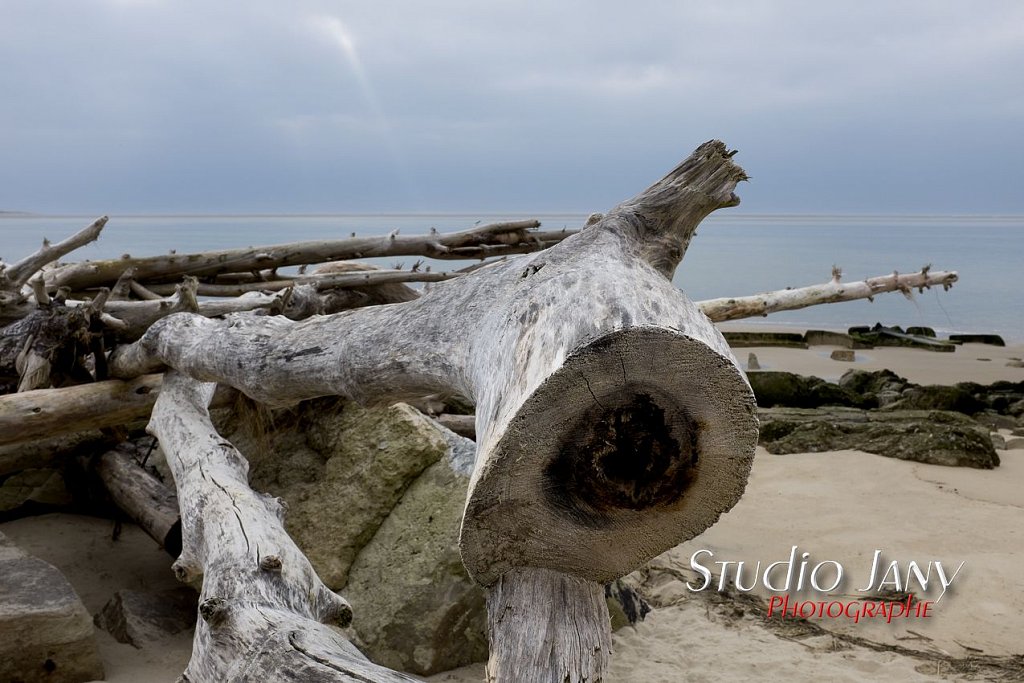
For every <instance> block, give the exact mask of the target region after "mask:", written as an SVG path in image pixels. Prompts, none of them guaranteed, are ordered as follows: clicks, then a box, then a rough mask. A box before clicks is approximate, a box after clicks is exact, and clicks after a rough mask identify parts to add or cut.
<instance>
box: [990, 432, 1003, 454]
mask: <svg viewBox="0 0 1024 683" xmlns="http://www.w3.org/2000/svg"><path fill="white" fill-rule="evenodd" d="M990 437H991V438H992V448H994V449H996V450H997V451H1004V450H1006V439H1004V438H1003V435H1002V434H998V433H996V432H992V434H991V435H990Z"/></svg>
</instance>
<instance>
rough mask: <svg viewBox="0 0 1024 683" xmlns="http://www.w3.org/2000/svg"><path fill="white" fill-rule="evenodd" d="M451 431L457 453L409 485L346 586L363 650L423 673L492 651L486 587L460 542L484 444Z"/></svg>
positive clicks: (377, 658) (383, 661)
mask: <svg viewBox="0 0 1024 683" xmlns="http://www.w3.org/2000/svg"><path fill="white" fill-rule="evenodd" d="M439 431H440V430H439ZM447 436H448V441H449V443H450V444H451V449H450V451H449V454H448V455H447V456H446V457H445V458H443V459H442V460H440V461H438V462H436V463H434V464H433V465H431V466H429V467H428V468H427V469H426V470H425V471H424V472H423V473H422V474H421V475H420V476H419V477H417V478H416V479H415V481H413V482H412V484H411V485H410V486H409V488H408V490H406V491H405V494H404V495H403V496H402V498H401V500H400V501H398V504H397V505H395V507H394V509H393V510H392V511H391V514H390V515H388V517H387V518H386V519H385V520H384V522H383V523H382V524H381V526H380V528H379V529H377V532H376V534H374V536H373V538H372V539H371V540H370V541H369V542H368V543H367V544H366V545H365V546H364V547H363V548H362V550H360V551H359V555H358V556H357V557H356V559H355V562H354V563H353V564H352V567H351V569H350V571H349V579H348V584H347V585H346V586H345V589H344V591H343V592H344V594H345V597H346V598H347V599H348V600H349V602H351V603H352V609H353V613H354V614H355V617H354V619H353V623H352V627H353V630H354V631H355V633H356V635H357V638H358V643H359V645H360V647H361V649H362V650H363V652H365V653H366V655H367V656H369V657H370V658H371V659H372V660H373V661H375V662H377V663H379V664H383V665H385V666H388V667H391V668H394V669H399V670H402V671H409V672H412V673H417V674H423V675H429V674H432V673H437V672H438V671H444V670H447V669H452V668H455V667H459V666H463V665H465V664H469V663H471V662H476V661H481V660H483V659H486V658H487V635H486V633H487V610H486V607H485V603H484V593H483V590H482V589H481V588H480V587H479V586H477V585H476V583H474V582H473V581H472V580H471V579H470V578H469V575H468V574H467V573H466V570H465V568H464V567H463V566H462V559H461V556H460V554H459V544H458V538H459V524H460V522H461V520H462V509H463V506H464V504H465V499H466V491H467V489H468V487H469V476H470V473H471V472H472V467H473V459H474V454H475V450H476V448H475V444H473V442H472V441H469V440H468V439H464V438H462V437H459V436H456V435H455V434H453V433H451V432H449V433H448V435H447Z"/></svg>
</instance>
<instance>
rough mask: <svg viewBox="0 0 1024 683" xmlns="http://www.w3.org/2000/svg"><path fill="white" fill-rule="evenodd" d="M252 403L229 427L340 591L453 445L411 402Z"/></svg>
mask: <svg viewBox="0 0 1024 683" xmlns="http://www.w3.org/2000/svg"><path fill="white" fill-rule="evenodd" d="M251 410H254V411H255V412H252V413H247V412H246V411H245V410H242V411H238V412H237V413H236V414H235V415H234V416H233V417H231V418H227V419H225V420H223V423H222V427H221V429H222V432H221V433H223V434H224V435H225V436H226V437H227V438H228V439H229V440H230V441H231V442H232V443H234V444H236V445H237V446H238V448H239V450H241V451H242V453H244V454H245V455H246V457H247V458H248V459H249V461H250V474H249V480H250V483H251V484H252V486H253V488H254V489H256V490H259V491H266V492H267V493H270V494H272V495H275V496H279V497H281V498H283V499H284V500H285V501H286V502H287V504H288V516H287V517H286V519H285V526H286V528H287V530H288V533H289V534H290V535H291V536H292V538H293V539H295V542H296V543H297V544H298V546H299V547H300V548H301V549H302V551H303V552H304V553H306V556H307V557H308V558H309V560H310V562H312V564H313V567H314V568H315V569H316V571H317V573H318V574H319V575H320V578H321V579H323V581H324V583H325V584H327V585H328V586H329V587H330V588H332V589H335V590H337V589H340V588H342V587H343V586H344V585H345V583H346V582H347V580H348V571H349V567H350V566H351V564H352V561H353V560H354V559H355V557H356V555H357V553H358V552H359V551H360V550H361V549H362V548H363V546H365V545H366V544H367V543H368V542H369V541H370V539H371V538H373V536H374V534H375V533H376V532H377V530H378V528H380V526H381V524H382V523H383V522H384V520H385V519H386V518H387V516H388V515H389V514H391V511H392V509H394V508H395V506H396V505H397V504H398V501H399V500H400V499H401V498H402V496H403V495H404V494H405V491H406V489H407V488H408V487H409V486H410V485H411V484H412V482H413V481H415V480H416V478H417V477H418V476H419V475H420V474H421V473H422V472H423V471H424V470H425V469H426V468H427V467H429V466H430V465H432V464H433V463H435V462H437V461H438V460H440V459H441V458H442V457H444V456H445V454H446V453H447V452H448V449H449V446H448V442H447V441H445V439H444V437H443V436H442V435H441V432H440V430H439V429H438V428H437V426H436V425H435V424H434V423H433V422H432V421H431V420H430V419H429V418H427V417H426V416H424V415H423V414H421V413H420V412H418V411H417V410H415V409H414V408H412V407H410V406H407V405H405V404H396V405H394V406H390V407H386V408H373V409H367V408H361V407H359V406H357V405H355V404H351V403H345V402H344V401H340V400H336V399H317V400H314V401H306V402H304V403H301V404H300V405H299V406H298V407H297V408H295V409H294V410H291V411H275V412H274V413H269V414H268V413H264V412H261V411H262V409H251Z"/></svg>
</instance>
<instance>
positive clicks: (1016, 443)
mask: <svg viewBox="0 0 1024 683" xmlns="http://www.w3.org/2000/svg"><path fill="white" fill-rule="evenodd" d="M1021 449H1024V437H1020V436H1015V437H1013V438H1010V439H1007V440H1006V450H1008V451H1017V450H1021Z"/></svg>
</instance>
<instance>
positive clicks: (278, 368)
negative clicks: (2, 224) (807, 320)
mask: <svg viewBox="0 0 1024 683" xmlns="http://www.w3.org/2000/svg"><path fill="white" fill-rule="evenodd" d="M744 178H745V175H744V173H743V171H742V169H740V168H739V167H738V166H736V165H734V164H733V163H732V161H731V154H730V153H729V152H728V151H727V150H726V148H725V145H723V144H722V143H721V142H717V141H715V142H710V143H706V144H704V145H702V146H701V147H700V148H698V150H697V151H696V152H694V154H693V155H691V156H690V157H689V158H688V159H687V160H686V161H684V162H683V163H682V164H680V166H679V167H677V168H676V169H675V170H674V171H673V172H672V173H670V174H669V175H668V176H666V178H665V179H664V180H663V181H661V182H659V183H656V184H655V185H653V186H652V187H651V188H649V189H648V190H646V191H645V192H643V193H641V194H640V195H638V196H637V197H635V198H634V199H631V200H629V201H627V202H625V203H623V204H622V205H620V206H619V207H617V208H616V209H614V210H612V211H611V212H610V213H609V214H608V215H607V216H606V217H604V218H603V219H602V220H600V221H598V222H596V223H594V224H593V225H590V226H588V227H587V228H586V229H585V230H583V231H582V232H580V233H578V234H576V235H573V236H571V237H569V238H567V239H565V240H564V241H562V242H561V243H559V244H558V245H555V246H553V247H551V248H549V249H547V250H545V251H543V252H539V253H535V254H531V255H529V256H524V257H521V258H518V259H513V260H510V261H507V262H502V263H496V264H494V265H491V266H487V267H485V268H480V269H478V270H476V271H474V272H472V273H469V274H467V275H465V276H463V277H461V278H459V279H458V280H456V281H453V282H445V283H439V284H437V285H436V286H434V287H433V288H432V289H431V291H430V292H428V293H426V294H424V295H423V296H422V297H420V298H418V299H417V300H415V301H411V302H408V303H404V304H396V305H387V306H374V307H370V308H365V309H359V310H354V311H345V312H342V313H339V314H336V315H332V316H324V317H321V318H314V319H310V320H306V321H301V322H293V321H290V320H285V319H281V318H277V317H273V318H270V317H255V316H248V315H237V316H230V317H229V318H227V319H226V320H208V319H205V318H200V317H198V316H195V315H191V314H176V315H172V316H170V317H168V318H164V319H162V320H160V321H158V322H157V323H155V324H154V325H153V326H152V327H151V328H150V330H149V331H148V332H147V333H146V335H144V336H143V338H142V339H141V340H139V342H137V343H135V344H132V345H129V346H125V347H120V348H119V350H118V352H117V353H116V354H115V356H114V357H113V358H112V361H111V372H112V373H114V374H115V376H122V377H130V376H133V375H136V374H139V373H140V372H143V371H153V370H156V369H159V368H161V367H163V366H164V365H170V366H172V367H175V368H177V369H179V370H181V371H183V372H186V373H188V374H190V375H192V376H193V377H195V378H197V379H201V380H204V381H218V382H225V383H228V384H231V385H232V386H235V387H237V388H239V389H241V390H242V391H244V392H245V393H247V394H249V395H250V396H252V397H253V398H256V399H257V400H261V401H265V402H269V403H277V404H280V403H286V402H289V401H298V400H302V399H305V398H312V397H315V396H323V395H331V394H333V395H341V396H346V397H348V398H351V399H355V400H358V401H363V402H366V401H374V400H385V399H386V400H395V399H407V398H412V397H416V396H423V395H426V394H431V393H444V392H455V393H459V394H462V395H465V396H467V397H470V398H472V399H473V400H474V401H475V403H476V405H477V425H476V431H477V434H478V444H479V448H478V456H477V463H476V466H475V470H474V474H473V478H472V482H471V486H470V492H469V496H468V500H467V505H466V514H465V518H464V521H463V526H462V532H461V539H460V545H461V548H462V553H463V560H464V562H465V564H466V566H467V568H468V569H469V571H470V573H471V574H472V575H473V577H474V578H475V579H476V580H477V581H478V582H480V583H481V584H483V585H490V584H493V583H494V582H495V581H496V580H497V579H498V577H499V576H501V575H502V574H503V573H504V572H506V571H508V570H510V569H512V568H514V567H523V566H525V567H538V568H547V569H553V570H556V571H562V572H567V573H571V574H574V575H576V576H579V577H581V578H584V579H588V580H590V581H607V580H609V579H612V578H615V577H618V576H621V575H623V574H626V573H628V572H629V571H631V570H632V569H634V568H635V567H637V566H639V565H640V564H642V563H643V562H645V561H646V560H648V559H650V558H651V557H653V556H655V555H657V554H658V553H660V552H662V551H664V550H666V549H667V548H670V547H672V546H674V545H676V544H678V543H679V542H681V541H683V540H686V539H688V538H691V537H692V536H694V535H696V534H698V533H700V532H701V531H703V530H704V529H705V528H707V527H708V526H710V525H711V524H712V523H714V522H715V521H716V520H717V518H718V516H719V515H720V514H721V513H722V512H724V511H725V510H728V509H729V508H730V507H731V506H732V505H733V504H734V503H735V502H736V500H737V499H738V498H739V496H740V494H741V493H742V491H743V488H744V486H745V482H746V478H747V475H748V473H749V469H750V464H751V459H752V457H753V453H754V446H755V444H756V437H757V420H756V416H755V411H754V398H753V394H752V392H751V391H750V387H749V385H748V384H747V382H746V379H745V377H744V375H743V373H742V371H741V370H740V367H739V365H738V363H737V362H736V360H735V358H733V356H732V354H731V352H730V351H729V348H728V346H727V345H726V343H725V340H724V339H723V338H722V336H721V335H720V334H719V333H718V331H717V330H716V329H715V328H714V326H713V325H712V323H711V322H710V321H709V320H708V318H707V317H706V316H704V315H703V314H702V313H701V312H700V310H699V308H698V307H697V306H696V305H695V304H694V303H693V302H692V301H690V300H689V299H688V298H687V297H686V296H685V295H684V294H683V293H682V292H680V291H679V290H677V289H676V288H675V287H673V286H672V284H671V282H670V281H669V279H668V277H667V276H670V275H671V271H672V270H673V269H674V267H675V265H676V264H677V263H678V261H679V260H680V259H681V258H682V256H683V254H684V253H685V249H686V246H687V245H688V243H689V239H690V237H691V236H692V234H693V231H694V230H695V228H696V226H697V224H698V223H699V222H700V221H701V220H702V219H703V218H704V217H705V216H706V215H707V214H709V213H710V212H711V211H713V210H715V209H716V208H720V207H723V206H732V205H735V204H736V203H737V202H738V199H737V198H736V196H735V195H734V194H733V192H732V190H733V189H734V188H735V185H736V183H737V182H739V181H740V180H742V179H744Z"/></svg>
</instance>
